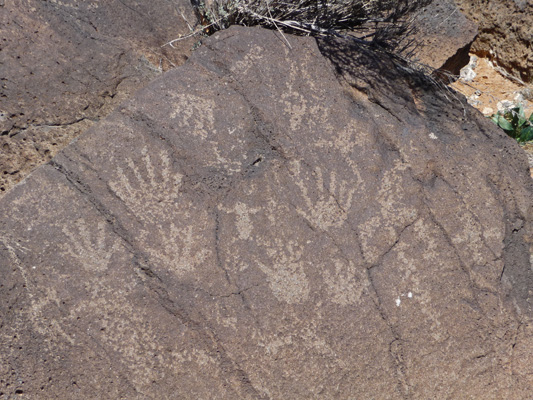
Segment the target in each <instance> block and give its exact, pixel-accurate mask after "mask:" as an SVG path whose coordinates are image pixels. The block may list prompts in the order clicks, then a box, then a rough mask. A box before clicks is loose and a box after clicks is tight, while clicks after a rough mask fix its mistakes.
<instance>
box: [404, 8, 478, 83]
mask: <svg viewBox="0 0 533 400" xmlns="http://www.w3.org/2000/svg"><path fill="white" fill-rule="evenodd" d="M415 27H416V28H417V31H416V33H415V37H414V39H416V40H417V41H418V42H419V46H418V47H417V49H416V51H415V57H416V58H418V59H419V60H420V62H422V63H424V64H426V65H429V66H430V67H432V68H436V69H439V68H440V69H444V70H446V71H448V72H451V73H452V74H454V75H459V72H460V70H461V68H463V67H464V66H465V65H467V64H468V62H469V60H470V58H469V56H468V52H469V50H470V46H471V45H472V42H473V41H474V39H475V38H476V35H477V25H476V24H475V23H473V22H472V21H470V20H469V19H468V18H466V17H465V16H464V15H463V14H462V13H461V12H460V11H459V9H458V8H457V6H456V5H455V3H454V2H453V0H433V1H432V2H431V3H430V4H429V5H428V6H427V7H424V8H423V9H422V10H420V12H419V14H418V15H417V17H416V19H415Z"/></svg>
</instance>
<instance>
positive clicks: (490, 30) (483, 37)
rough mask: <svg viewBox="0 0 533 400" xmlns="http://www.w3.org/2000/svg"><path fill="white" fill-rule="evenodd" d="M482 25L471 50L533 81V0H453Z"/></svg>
mask: <svg viewBox="0 0 533 400" xmlns="http://www.w3.org/2000/svg"><path fill="white" fill-rule="evenodd" d="M454 1H455V2H456V3H457V5H458V6H459V8H460V10H461V11H462V12H463V13H464V14H465V15H467V16H468V17H469V18H470V19H471V20H473V21H474V22H476V23H477V24H478V25H479V37H478V38H477V40H476V41H475V42H474V44H473V45H472V50H473V51H474V52H475V53H476V54H478V55H480V56H482V57H488V58H490V59H491V60H492V61H494V62H495V63H497V64H498V65H500V66H502V67H504V68H505V69H507V71H509V72H511V73H512V74H514V75H515V76H517V77H519V78H522V79H523V80H524V81H526V82H533V29H532V28H531V27H532V26H533V0H490V1H484V2H480V1H476V0H454Z"/></svg>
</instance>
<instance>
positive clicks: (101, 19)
mask: <svg viewBox="0 0 533 400" xmlns="http://www.w3.org/2000/svg"><path fill="white" fill-rule="evenodd" d="M186 19H187V20H188V21H190V22H191V24H193V23H194V21H195V17H194V13H193V9H192V6H191V5H190V2H189V1H188V0H179V1H173V2H170V1H167V0H151V1H147V2H139V1H132V0H106V1H96V0H88V1H78V0H63V1H60V2H59V1H41V0H12V1H7V2H5V1H1V2H0V196H2V195H3V194H4V193H5V192H6V191H7V190H8V189H9V188H10V187H12V186H13V185H14V184H15V183H17V182H19V181H20V180H21V179H23V178H24V177H25V176H26V175H27V174H28V173H29V172H30V171H31V170H32V169H33V168H35V167H36V166H38V165H41V164H43V163H44V162H46V161H48V160H50V158H51V157H52V156H53V155H55V154H56V153H57V152H58V151H59V150H60V149H61V148H63V147H64V146H65V145H66V144H68V143H69V142H70V141H71V140H72V139H74V138H75V137H76V136H77V135H78V134H79V133H80V132H83V131H84V130H86V129H87V128H88V127H89V126H91V125H92V124H93V123H94V122H96V121H97V120H98V119H100V118H102V117H104V116H105V115H107V114H109V113H110V112H111V110H113V109H114V108H115V107H116V106H117V105H118V104H120V103H121V102H122V101H124V99H125V98H127V97H128V96H129V95H130V94H132V93H133V92H134V91H135V90H137V89H139V88H140V87H142V86H144V85H145V84H146V83H148V82H149V81H150V80H152V79H153V78H154V77H155V76H157V75H159V74H160V72H161V71H162V70H165V69H168V68H169V67H171V66H172V65H180V64H182V63H183V62H184V61H185V60H186V58H187V56H188V54H189V52H190V48H191V46H192V45H193V42H192V41H194V40H197V39H194V38H191V39H189V40H188V41H183V42H179V43H177V46H176V48H175V49H173V48H171V47H170V46H164V47H161V46H162V45H163V44H164V43H166V42H168V41H169V40H170V39H174V38H176V37H178V36H179V35H183V34H187V33H189V32H190V29H189V26H188V24H187V22H186Z"/></svg>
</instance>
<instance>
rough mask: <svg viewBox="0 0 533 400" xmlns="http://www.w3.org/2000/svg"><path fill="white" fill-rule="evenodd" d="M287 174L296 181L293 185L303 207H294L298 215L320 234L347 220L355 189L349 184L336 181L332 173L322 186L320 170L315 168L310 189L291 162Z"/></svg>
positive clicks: (308, 182)
mask: <svg viewBox="0 0 533 400" xmlns="http://www.w3.org/2000/svg"><path fill="white" fill-rule="evenodd" d="M291 170H292V172H293V173H294V175H295V176H296V177H297V179H296V185H297V186H298V188H299V189H300V193H301V196H302V197H303V201H304V204H305V207H300V206H297V207H296V211H297V212H298V214H299V215H301V216H302V217H304V218H306V219H307V220H308V221H309V222H310V223H311V224H312V225H313V226H315V227H318V228H320V229H323V230H328V229H330V228H332V227H339V226H341V225H342V224H343V223H344V222H345V221H346V219H347V217H348V214H347V213H348V211H349V209H350V207H351V206H352V201H353V198H354V194H355V192H356V190H357V189H356V188H355V187H354V186H353V185H352V184H351V183H350V182H347V181H344V180H340V181H338V179H337V174H336V172H335V171H331V172H330V174H329V184H328V185H326V182H325V181H324V176H323V173H322V169H321V168H316V173H315V177H314V179H313V180H312V181H314V185H313V184H312V183H311V182H312V181H311V180H310V179H309V178H307V179H306V180H304V179H302V173H301V167H300V163H299V162H293V163H292V165H291ZM298 177H299V179H298ZM310 181H311V182H310ZM311 185H313V186H314V187H313V186H311Z"/></svg>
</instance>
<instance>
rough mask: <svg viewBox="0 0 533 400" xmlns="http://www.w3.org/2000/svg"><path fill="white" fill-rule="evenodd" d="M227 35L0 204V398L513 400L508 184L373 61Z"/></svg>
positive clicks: (402, 77)
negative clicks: (15, 395) (440, 399)
mask: <svg viewBox="0 0 533 400" xmlns="http://www.w3.org/2000/svg"><path fill="white" fill-rule="evenodd" d="M286 37H287V40H289V41H290V43H291V46H292V49H289V48H288V46H287V45H286V44H285V42H284V40H283V39H282V38H281V37H280V36H279V34H277V33H276V32H273V31H265V30H263V29H258V28H257V29H246V28H241V27H232V28H230V29H228V30H226V31H223V32H220V33H217V34H216V35H214V36H213V37H211V38H210V39H209V40H207V41H206V43H205V45H203V46H202V47H201V48H200V49H199V50H197V51H196V52H195V53H194V54H193V56H192V57H191V58H190V59H189V61H188V62H187V63H186V64H185V65H183V66H182V67H180V68H177V69H174V70H171V71H169V72H167V73H165V74H164V75H162V76H161V77H159V78H157V79H156V80H155V81H154V82H152V83H151V84H150V85H149V86H148V87H146V88H144V89H142V90H141V91H139V92H138V93H137V94H136V95H135V97H134V98H132V99H131V100H129V101H127V102H126V103H124V104H123V105H122V106H121V107H120V108H119V109H118V110H116V111H115V112H113V113H112V114H111V115H109V116H108V117H107V118H106V119H105V120H103V121H100V123H99V124H97V125H95V126H94V127H92V128H91V129H90V130H89V131H88V132H86V133H85V134H84V135H82V136H81V137H80V138H79V139H78V140H77V141H76V142H74V143H72V144H71V145H69V146H68V147H67V148H66V149H65V150H63V151H62V152H61V153H60V154H59V155H58V156H57V157H55V158H54V159H53V160H52V161H51V162H50V163H49V164H47V165H45V166H42V167H40V168H39V169H37V170H36V171H35V172H34V173H32V174H31V175H30V176H29V177H28V178H27V179H26V180H25V181H24V182H22V183H21V184H19V185H17V186H16V187H15V188H14V189H12V190H11V191H10V192H9V193H7V194H6V196H5V197H4V198H3V199H2V200H1V201H0V215H3V216H8V218H0V276H2V277H3V280H2V282H1V284H0V315H1V316H2V318H1V321H2V322H1V325H0V349H1V350H0V391H1V392H2V393H1V394H2V395H4V396H8V397H9V396H11V395H13V394H15V393H19V394H22V395H27V396H28V397H29V398H54V397H56V398H62V399H69V398H128V399H131V398H136V399H147V398H153V399H161V398H168V397H172V398H213V399H215V398H217V399H236V398H249V399H256V398H257V399H267V398H271V399H279V398H293V399H309V398H323V399H348V398H358V399H370V398H388V399H404V398H413V399H427V398H484V399H501V398H513V399H528V398H529V397H530V395H531V386H532V385H533V380H532V377H533V369H532V365H533V362H532V361H533V358H532V357H533V355H532V354H531V348H532V344H533V325H532V319H533V309H532V304H531V300H532V293H531V288H532V287H533V286H532V283H533V281H532V270H531V265H530V259H529V247H528V246H529V242H528V240H529V239H530V237H531V198H532V196H531V194H532V193H531V189H532V187H531V180H530V178H529V174H528V169H527V161H526V157H525V155H524V154H523V153H522V152H521V151H520V149H519V148H518V146H517V144H516V143H515V142H513V140H512V139H510V138H508V137H507V136H506V135H505V134H504V133H503V132H501V131H500V130H499V129H498V128H497V127H495V126H494V125H493V124H492V123H491V122H490V121H488V120H486V119H484V118H483V117H482V116H480V114H479V113H478V112H477V111H475V110H473V109H472V108H470V107H469V106H466V108H462V107H461V106H459V105H457V104H456V103H452V102H449V101H448V100H446V97H445V95H444V93H441V92H439V91H438V90H436V89H435V88H434V87H432V86H431V85H428V84H427V83H426V81H425V80H424V79H423V78H422V77H420V76H418V75H417V74H414V73H408V72H406V71H405V70H404V69H402V68H401V66H398V65H397V64H395V63H394V62H392V61H391V60H390V59H388V58H387V56H386V55H384V54H380V53H375V52H372V51H367V50H364V49H361V48H354V47H352V46H351V45H350V44H349V43H346V42H342V41H322V42H320V43H318V45H317V43H316V42H315V40H314V39H312V38H303V37H292V36H290V35H286Z"/></svg>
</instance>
